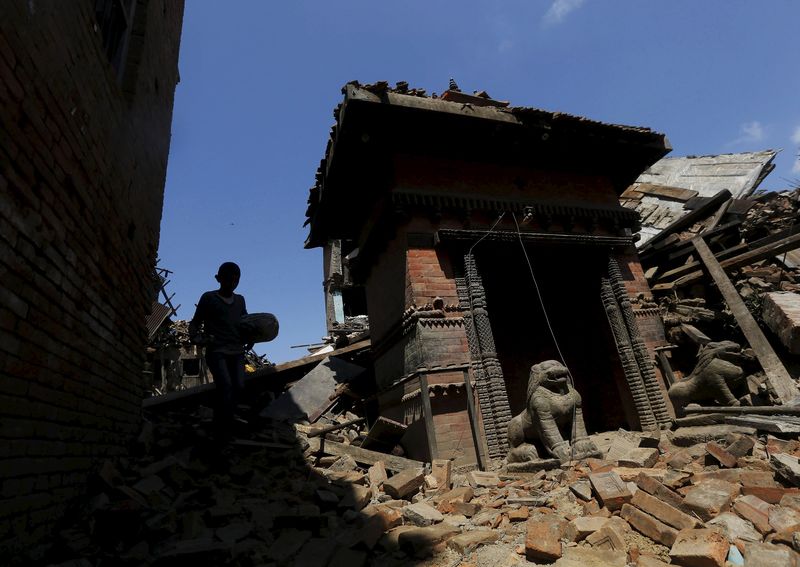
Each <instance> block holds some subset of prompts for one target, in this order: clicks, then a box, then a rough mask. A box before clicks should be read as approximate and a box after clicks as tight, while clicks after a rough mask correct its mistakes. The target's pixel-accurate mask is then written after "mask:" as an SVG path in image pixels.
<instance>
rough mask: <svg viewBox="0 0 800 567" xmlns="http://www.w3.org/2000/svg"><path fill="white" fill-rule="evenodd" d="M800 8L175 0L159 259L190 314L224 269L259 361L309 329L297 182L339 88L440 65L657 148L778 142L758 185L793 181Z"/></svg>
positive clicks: (316, 259) (316, 264) (444, 75)
mask: <svg viewBox="0 0 800 567" xmlns="http://www.w3.org/2000/svg"><path fill="white" fill-rule="evenodd" d="M798 22H800V2H795V1H794V0H783V1H770V2H751V1H747V2H746V1H744V0H705V1H703V2H698V1H697V0H672V1H670V2H644V1H642V0H614V1H610V0H555V1H552V0H548V1H533V0H509V1H502V2H501V1H498V0H483V1H480V2H475V1H471V0H465V1H461V2H457V3H454V2H441V1H434V0H428V1H426V2H420V1H416V0H408V1H406V2H399V3H398V2H376V1H374V0H372V1H361V0H353V1H349V0H343V1H340V2H331V1H329V0H318V1H303V0H292V1H290V2H278V1H276V0H249V1H243V0H231V1H230V2H225V3H221V2H217V1H215V0H187V2H186V12H185V18H184V26H183V39H182V44H181V55H180V64H179V65H180V75H181V82H180V84H179V85H178V87H177V91H176V96H175V112H174V121H173V130H172V146H171V151H170V158H169V168H168V174H167V185H166V193H165V198H164V212H163V218H162V229H161V245H160V250H159V256H160V258H161V266H163V267H165V268H168V269H171V270H173V271H174V274H173V276H172V282H171V284H170V286H169V287H170V290H171V291H172V292H175V293H176V296H175V301H176V302H177V303H180V304H181V305H182V307H181V309H180V310H179V316H180V317H182V318H189V317H191V315H192V313H193V309H194V304H195V303H196V301H197V299H198V298H199V297H200V294H201V293H202V292H203V291H206V290H208V289H213V288H215V287H216V284H215V282H214V279H213V275H214V274H215V273H216V268H217V266H218V265H219V264H220V263H221V262H222V261H226V260H233V261H236V262H238V263H239V265H240V266H241V267H242V271H243V276H242V281H241V284H240V286H239V290H238V291H239V292H240V293H242V294H243V295H244V296H245V298H246V299H247V303H248V308H249V310H250V311H251V312H257V311H268V312H272V313H275V314H276V315H277V316H278V318H279V320H280V323H281V333H280V335H279V337H278V338H277V339H276V340H275V341H273V342H272V343H268V344H266V345H260V346H258V347H257V349H256V350H258V351H259V352H260V353H262V354H267V355H268V356H269V358H270V359H271V360H273V361H275V362H281V361H285V360H290V359H293V358H297V357H299V356H302V355H304V354H306V351H305V350H304V349H291V348H289V347H290V345H296V344H301V343H313V342H317V341H319V339H320V337H321V336H322V335H324V334H325V318H324V307H323V295H322V257H321V252H320V250H318V249H317V250H304V249H303V242H304V240H305V237H306V233H307V231H306V229H304V228H303V227H302V224H303V222H304V212H305V208H306V199H307V196H308V188H309V187H310V186H311V184H312V183H313V180H314V173H315V171H316V168H317V165H318V163H319V160H320V158H321V157H322V154H323V151H324V149H325V143H326V140H327V135H328V130H329V128H330V126H331V124H332V123H333V116H332V111H333V108H334V107H335V105H336V104H337V103H338V102H339V101H340V100H341V96H342V95H341V92H340V89H341V87H342V85H343V84H345V83H346V82H347V81H350V80H352V79H357V80H359V81H361V82H362V83H365V82H374V81H378V80H386V81H389V82H390V83H392V84H393V83H395V82H397V81H401V80H405V81H408V83H409V84H410V86H412V87H418V88H425V89H427V90H428V92H442V91H443V90H445V89H446V88H447V82H448V79H449V77H454V78H455V79H456V81H457V82H458V83H459V85H460V86H461V89H462V90H464V91H467V92H472V91H474V90H486V91H488V92H489V94H490V95H492V96H493V97H494V98H497V99H501V100H509V101H511V103H512V104H514V105H519V106H534V107H539V108H543V109H546V110H558V111H563V112H569V113H573V114H580V115H584V116H588V117H590V118H593V119H597V120H603V121H608V122H616V123H623V124H632V125H637V126H648V127H651V128H653V129H655V130H659V131H661V132H664V133H666V134H667V135H668V137H669V139H670V141H671V142H672V145H673V148H674V149H673V152H672V155H675V156H679V155H692V154H693V155H700V154H714V153H729V152H736V151H749V150H759V149H765V148H775V149H778V148H782V149H783V152H782V153H781V154H780V155H779V157H778V159H777V160H776V164H777V168H776V170H775V171H774V172H773V173H772V174H771V175H770V176H769V177H768V178H767V180H766V182H765V184H764V185H763V187H766V188H769V189H780V188H785V187H787V186H789V185H790V182H791V180H797V179H800V166H798V165H797V160H796V156H797V153H798V147H799V146H800V73H799V72H798V59H799V58H798V44H797V30H798Z"/></svg>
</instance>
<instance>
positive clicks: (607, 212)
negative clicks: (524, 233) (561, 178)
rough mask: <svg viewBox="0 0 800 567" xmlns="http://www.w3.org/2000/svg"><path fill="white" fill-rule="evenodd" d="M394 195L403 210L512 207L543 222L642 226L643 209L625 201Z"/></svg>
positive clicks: (404, 191) (419, 193)
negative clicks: (616, 203) (598, 202)
mask: <svg viewBox="0 0 800 567" xmlns="http://www.w3.org/2000/svg"><path fill="white" fill-rule="evenodd" d="M391 199H392V205H393V206H394V208H395V210H402V209H403V208H404V207H410V208H425V209H429V210H431V211H432V212H434V213H435V214H441V212H442V211H445V210H451V211H453V210H454V211H460V212H462V213H463V212H467V213H470V212H472V211H490V212H492V213H497V212H501V211H508V212H515V213H516V212H518V213H521V214H523V215H528V216H533V217H535V218H536V219H537V220H539V222H540V224H542V225H543V226H547V225H549V224H550V223H552V222H553V221H554V220H561V221H562V222H563V221H567V224H569V225H573V224H575V223H576V221H578V220H581V221H584V222H586V224H588V225H590V226H596V225H598V224H600V223H603V224H608V225H610V226H613V227H617V228H635V229H637V230H638V228H639V213H637V212H636V211H633V210H631V209H626V208H625V207H623V206H621V205H619V206H611V207H608V206H601V205H596V206H593V205H591V204H586V203H580V204H577V203H575V204H563V203H552V202H540V201H534V200H530V199H522V198H516V199H515V198H504V197H490V196H481V195H459V194H453V193H436V192H432V191H418V190H417V191H415V190H408V189H395V190H394V191H393V192H392V193H391Z"/></svg>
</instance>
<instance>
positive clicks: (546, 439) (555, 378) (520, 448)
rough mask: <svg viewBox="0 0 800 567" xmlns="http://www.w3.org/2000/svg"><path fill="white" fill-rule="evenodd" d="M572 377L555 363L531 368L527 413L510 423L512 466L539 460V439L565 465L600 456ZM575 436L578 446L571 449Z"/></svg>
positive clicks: (562, 366)
mask: <svg viewBox="0 0 800 567" xmlns="http://www.w3.org/2000/svg"><path fill="white" fill-rule="evenodd" d="M568 377H569V371H568V370H567V368H566V367H565V366H564V365H563V364H561V363H560V362H558V361H555V360H547V361H545V362H541V363H539V364H535V365H533V367H531V373H530V376H529V378H528V391H527V396H526V398H527V403H526V408H525V411H523V412H522V413H520V414H519V415H517V416H515V417H513V418H512V419H511V421H510V422H509V424H508V444H509V447H510V451H509V453H508V462H509V463H523V462H527V461H536V460H538V459H539V453H538V451H537V450H536V447H535V446H534V445H533V444H532V441H535V440H537V439H538V440H539V441H541V443H542V444H543V445H544V447H545V449H546V450H547V452H548V453H550V455H552V456H553V457H555V458H557V459H558V460H559V461H561V462H562V463H564V462H567V461H569V460H571V459H575V460H580V459H585V458H588V457H600V451H599V450H598V448H597V447H596V446H595V444H594V443H593V442H592V441H591V440H590V439H589V436H588V434H587V433H586V426H585V425H584V423H583V412H582V411H581V396H580V394H578V392H577V391H576V390H575V389H574V388H573V387H572V386H571V385H570V383H569V380H568ZM573 437H574V439H575V444H574V446H572V447H570V442H569V439H572V438H573Z"/></svg>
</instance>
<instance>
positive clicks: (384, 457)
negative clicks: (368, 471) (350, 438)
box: [319, 438, 425, 472]
mask: <svg viewBox="0 0 800 567" xmlns="http://www.w3.org/2000/svg"><path fill="white" fill-rule="evenodd" d="M319 449H320V451H321V452H323V453H326V454H328V455H334V456H337V457H340V456H342V455H350V456H351V457H353V460H355V462H357V463H361V464H362V465H370V466H372V465H374V464H375V463H377V462H378V461H382V462H383V465H384V466H385V467H386V469H387V470H390V471H395V472H397V471H404V470H406V469H419V468H422V467H424V466H425V463H422V462H420V461H414V460H412V459H406V458H405V457H396V456H394V455H389V454H387V453H378V452H377V451H370V450H369V449H362V448H361V447H356V446H354V445H345V444H344V443H338V442H336V441H331V440H329V439H324V438H323V439H321V443H320V448H319Z"/></svg>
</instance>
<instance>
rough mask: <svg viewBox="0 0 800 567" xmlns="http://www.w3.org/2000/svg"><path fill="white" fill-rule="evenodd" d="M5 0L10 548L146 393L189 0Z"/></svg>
mask: <svg viewBox="0 0 800 567" xmlns="http://www.w3.org/2000/svg"><path fill="white" fill-rule="evenodd" d="M133 4H134V5H135V6H136V10H137V12H136V19H135V23H133V22H132V23H131V26H133V28H132V34H131V39H130V43H129V47H128V51H127V54H128V60H127V61H126V68H125V70H124V74H122V75H120V76H119V77H118V73H117V71H116V70H115V69H114V68H113V67H112V65H111V64H110V62H109V58H108V57H107V55H106V53H105V52H104V50H103V45H102V39H101V31H102V30H100V28H99V26H98V22H97V19H96V15H95V13H94V7H95V3H94V2H27V1H21V0H9V1H7V2H3V3H2V5H1V6H0V132H2V133H3V135H2V136H0V376H2V380H0V556H3V555H5V554H6V553H9V552H11V551H13V550H14V549H15V548H19V547H20V546H28V545H30V544H31V543H32V542H35V541H37V540H40V539H41V538H43V537H45V536H46V535H47V534H49V533H50V530H51V529H52V526H53V524H54V522H55V521H57V520H58V519H60V518H61V517H62V515H63V513H64V511H65V510H66V508H67V506H68V504H69V502H70V500H71V499H73V498H74V497H76V496H77V495H79V494H80V493H81V492H83V491H84V490H85V488H86V481H87V478H88V475H89V473H90V471H91V470H92V469H93V467H95V466H97V465H99V464H100V463H102V461H103V460H104V459H105V458H107V457H110V456H113V455H119V454H121V453H123V452H124V451H125V444H126V442H127V441H128V440H130V438H131V436H132V435H133V434H134V433H135V432H136V430H137V427H138V424H139V417H140V405H141V399H142V395H143V392H142V381H141V371H142V362H143V344H144V342H145V338H146V337H145V328H144V322H145V317H146V315H147V314H148V312H149V308H150V304H151V301H152V299H153V285H152V279H151V273H152V269H153V265H154V261H155V255H156V251H157V248H158V239H159V224H160V221H161V206H162V198H163V188H164V179H165V175H166V164H167V155H168V151H169V142H170V127H171V119H172V105H173V96H174V90H175V86H176V84H177V80H178V69H177V60H178V48H179V42H180V31H181V22H182V18H183V2H182V1H175V2H173V1H171V0H138V1H136V2H134V3H133Z"/></svg>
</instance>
